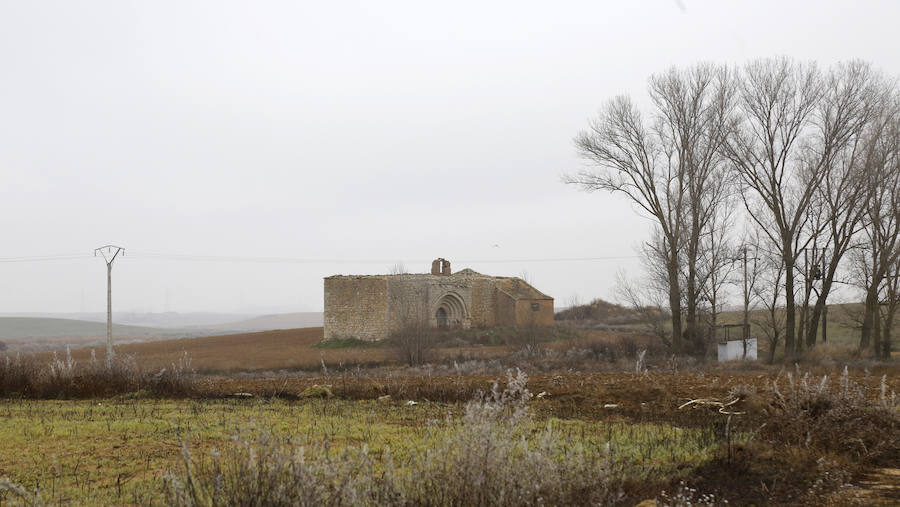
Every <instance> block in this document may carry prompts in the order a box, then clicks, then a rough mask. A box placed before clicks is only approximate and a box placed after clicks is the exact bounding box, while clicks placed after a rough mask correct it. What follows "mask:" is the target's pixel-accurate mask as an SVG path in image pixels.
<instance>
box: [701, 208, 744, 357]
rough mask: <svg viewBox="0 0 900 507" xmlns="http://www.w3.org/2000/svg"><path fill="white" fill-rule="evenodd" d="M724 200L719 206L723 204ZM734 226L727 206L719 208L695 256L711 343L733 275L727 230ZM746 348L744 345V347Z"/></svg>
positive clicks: (705, 346) (728, 231) (733, 253)
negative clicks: (705, 303) (696, 257)
mask: <svg viewBox="0 0 900 507" xmlns="http://www.w3.org/2000/svg"><path fill="white" fill-rule="evenodd" d="M727 202H728V201H727V200H724V201H723V203H727ZM733 225H734V215H733V213H732V209H731V208H730V207H728V206H720V207H718V209H717V210H716V211H715V212H714V215H713V217H712V218H711V220H710V225H709V228H708V230H706V231H705V233H704V234H703V236H702V237H701V240H702V241H701V244H700V249H699V252H698V255H699V259H698V263H697V265H698V281H697V285H698V286H699V287H700V290H701V295H702V296H703V299H704V300H705V301H708V302H709V329H710V330H711V333H709V335H710V338H711V339H712V341H714V338H715V329H716V328H717V326H718V317H719V313H720V311H721V308H722V304H723V301H724V299H725V298H724V295H725V294H724V291H725V289H726V286H727V285H728V284H729V283H731V282H732V281H731V279H730V277H731V274H732V272H733V271H734V267H735V261H736V260H737V258H736V252H735V251H734V247H733V246H732V243H731V234H730V232H731V231H730V229H731V227H732V226H733ZM700 345H703V346H704V348H705V349H706V350H708V349H709V346H710V345H712V343H708V342H703V343H702V344H701V343H696V346H700ZM745 348H746V343H745Z"/></svg>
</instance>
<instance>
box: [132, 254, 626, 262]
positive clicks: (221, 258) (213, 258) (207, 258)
mask: <svg viewBox="0 0 900 507" xmlns="http://www.w3.org/2000/svg"><path fill="white" fill-rule="evenodd" d="M129 255H130V256H131V258H133V259H158V260H180V261H195V262H260V263H283V264H390V263H394V262H397V261H398V260H402V261H403V262H410V263H414V262H415V263H418V262H422V263H427V262H431V259H396V258H394V259H371V258H368V259H327V258H301V257H247V256H237V255H190V254H165V253H150V252H144V253H142V252H136V253H131V254H129ZM638 258H640V256H638V255H610V256H602V257H556V258H532V259H459V260H454V262H455V263H456V264H500V263H524V262H532V263H533V262H590V261H608V260H626V259H638Z"/></svg>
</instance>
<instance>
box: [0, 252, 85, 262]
mask: <svg viewBox="0 0 900 507" xmlns="http://www.w3.org/2000/svg"><path fill="white" fill-rule="evenodd" d="M90 257H91V254H88V253H77V254H56V255H29V256H19V257H0V262H2V263H7V262H45V261H68V260H73V259H87V258H90Z"/></svg>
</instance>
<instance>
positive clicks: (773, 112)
mask: <svg viewBox="0 0 900 507" xmlns="http://www.w3.org/2000/svg"><path fill="white" fill-rule="evenodd" d="M739 83H740V85H739V87H740V91H739V97H740V99H739V101H738V102H739V111H738V115H737V117H736V122H735V125H734V128H733V130H732V135H731V136H730V137H729V140H728V142H727V143H725V149H724V152H725V153H726V154H727V156H728V158H729V159H730V160H731V161H732V163H733V165H734V168H735V169H736V172H737V174H738V175H739V177H740V180H741V183H742V196H743V200H744V204H745V208H746V210H747V211H748V214H749V216H750V218H751V219H752V220H753V221H754V222H755V223H756V224H757V226H758V227H759V228H760V229H761V230H762V231H763V232H764V233H765V235H766V236H768V239H769V240H770V241H771V242H772V243H773V244H774V245H777V248H778V250H779V254H780V256H781V258H782V262H783V264H784V289H785V335H784V338H785V347H786V348H787V350H790V351H793V350H794V348H795V336H796V335H795V332H796V292H795V291H796V287H795V281H796V280H795V277H796V273H795V269H796V262H797V257H798V254H799V252H800V250H801V249H802V248H804V247H805V246H806V241H807V240H808V238H804V236H803V228H804V225H805V224H806V221H807V219H808V215H807V210H808V206H809V204H810V202H811V200H812V199H813V196H814V195H815V191H816V189H817V188H818V186H819V185H820V184H821V182H822V180H823V178H824V176H825V170H824V168H825V165H826V162H827V160H826V158H825V157H824V156H820V157H819V160H814V159H812V157H810V152H809V150H808V149H807V147H808V146H810V145H813V144H814V143H816V139H815V128H814V124H813V113H814V111H815V108H816V106H817V104H818V102H819V101H820V99H821V97H822V95H823V85H822V77H821V74H820V73H819V71H818V69H817V68H816V67H815V66H814V65H811V64H799V63H796V62H794V61H791V60H788V59H785V58H779V59H767V60H757V61H754V62H751V63H749V64H748V65H746V66H745V67H744V69H743V72H742V73H741V76H740V79H739ZM828 155H830V152H829V153H828Z"/></svg>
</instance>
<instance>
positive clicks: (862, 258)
mask: <svg viewBox="0 0 900 507" xmlns="http://www.w3.org/2000/svg"><path fill="white" fill-rule="evenodd" d="M865 160H866V167H867V171H866V184H867V190H868V192H869V195H870V197H869V199H868V201H867V206H866V208H865V228H864V230H863V232H862V234H861V240H860V242H859V245H858V246H859V248H858V250H857V251H856V252H855V255H854V277H853V278H854V280H855V281H856V282H857V284H858V285H859V286H860V288H861V289H862V290H863V291H864V293H865V302H864V310H863V319H862V332H861V336H860V343H859V347H860V350H866V349H868V348H869V347H870V346H872V345H873V342H874V345H875V353H876V356H879V357H889V355H888V356H885V354H884V345H885V343H884V342H883V340H881V339H880V337H883V336H884V333H883V332H882V330H881V329H880V328H881V312H880V311H879V299H882V298H886V297H887V294H886V292H887V289H889V288H890V282H892V280H891V276H890V275H891V271H892V270H895V269H896V266H897V265H898V263H900V96H898V93H897V92H896V91H894V92H893V96H892V97H891V99H890V100H889V102H887V104H886V107H885V108H884V109H883V110H882V113H881V115H880V117H879V119H878V121H876V122H873V128H872V129H871V133H870V137H869V140H868V143H867V146H866V150H865ZM887 345H888V346H889V345H890V344H889V343H887Z"/></svg>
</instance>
